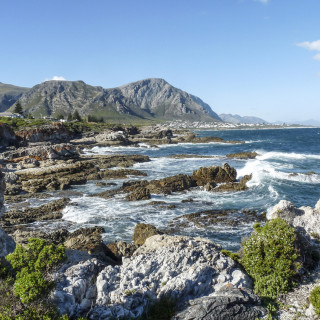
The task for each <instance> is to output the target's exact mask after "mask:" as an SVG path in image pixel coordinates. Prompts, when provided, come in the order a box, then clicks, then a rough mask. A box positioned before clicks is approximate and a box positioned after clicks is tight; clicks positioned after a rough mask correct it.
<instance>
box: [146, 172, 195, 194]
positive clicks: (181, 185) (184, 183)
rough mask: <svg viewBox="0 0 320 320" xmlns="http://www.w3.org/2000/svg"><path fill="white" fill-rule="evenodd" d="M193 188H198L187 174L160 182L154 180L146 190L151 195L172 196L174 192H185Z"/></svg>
mask: <svg viewBox="0 0 320 320" xmlns="http://www.w3.org/2000/svg"><path fill="white" fill-rule="evenodd" d="M191 187H196V182H195V180H194V179H193V178H192V177H191V176H188V175H186V174H178V175H176V176H172V177H167V178H163V179H160V180H152V181H150V182H149V184H148V185H147V187H146V188H147V189H148V190H149V191H150V192H151V193H164V194H171V193H172V192H175V191H183V190H186V189H189V188H191Z"/></svg>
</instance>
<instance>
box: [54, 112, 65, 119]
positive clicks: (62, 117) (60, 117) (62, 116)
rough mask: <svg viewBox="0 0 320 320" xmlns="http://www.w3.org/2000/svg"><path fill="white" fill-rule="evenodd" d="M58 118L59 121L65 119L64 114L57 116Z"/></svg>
mask: <svg viewBox="0 0 320 320" xmlns="http://www.w3.org/2000/svg"><path fill="white" fill-rule="evenodd" d="M56 118H57V119H58V120H61V119H64V115H63V114H62V113H59V114H57V116H56Z"/></svg>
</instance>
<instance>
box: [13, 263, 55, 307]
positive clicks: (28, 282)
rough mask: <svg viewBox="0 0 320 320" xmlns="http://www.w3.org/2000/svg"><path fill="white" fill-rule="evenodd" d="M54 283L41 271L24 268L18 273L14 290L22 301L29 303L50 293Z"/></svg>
mask: <svg viewBox="0 0 320 320" xmlns="http://www.w3.org/2000/svg"><path fill="white" fill-rule="evenodd" d="M53 285H54V283H53V282H52V281H48V280H46V279H45V278H44V276H43V274H42V273H41V272H40V271H33V272H30V271H29V270H28V269H22V271H20V272H19V273H18V274H17V278H16V281H15V283H14V292H15V294H16V295H17V296H18V297H19V298H20V300H21V302H22V303H28V302H31V301H35V300H37V299H38V298H39V297H41V296H43V295H45V294H46V293H48V292H49V291H50V289H52V288H53Z"/></svg>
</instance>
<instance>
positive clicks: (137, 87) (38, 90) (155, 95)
mask: <svg viewBox="0 0 320 320" xmlns="http://www.w3.org/2000/svg"><path fill="white" fill-rule="evenodd" d="M19 101H20V103H21V105H22V107H23V108H24V109H25V110H28V112H30V113H32V114H33V115H35V116H41V115H42V116H45V115H58V114H61V113H62V114H64V115H67V114H68V113H70V112H71V113H73V112H74V111H75V110H78V111H79V113H80V114H81V115H88V114H93V115H97V116H103V117H105V118H108V119H110V118H111V119H118V120H125V119H168V120H172V119H184V120H203V121H217V120H218V121H221V119H220V118H219V116H218V115H217V114H216V113H214V112H213V111H212V109H211V108H210V106H209V105H208V104H206V103H204V102H203V101H202V100H201V99H200V98H198V97H195V96H193V95H191V94H189V93H187V92H185V91H182V90H180V89H177V88H175V87H173V86H171V85H170V84H169V83H167V82H166V81H165V80H163V79H146V80H141V81H137V82H133V83H129V84H127V85H124V86H121V87H117V88H112V89H104V88H102V87H94V86H90V85H87V84H86V83H84V82H83V81H46V82H43V83H41V84H38V85H36V86H34V87H33V88H31V89H30V90H29V91H28V92H26V93H25V94H23V96H22V97H21V98H20V100H19ZM12 108H13V107H11V109H12Z"/></svg>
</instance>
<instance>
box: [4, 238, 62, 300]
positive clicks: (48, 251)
mask: <svg viewBox="0 0 320 320" xmlns="http://www.w3.org/2000/svg"><path fill="white" fill-rule="evenodd" d="M6 259H7V260H8V261H9V262H10V263H11V265H12V268H13V270H14V271H16V273H17V274H16V281H15V283H14V293H15V295H16V296H18V297H19V298H20V299H21V301H22V302H23V303H28V302H31V301H35V300H37V299H39V298H41V297H42V296H44V295H45V294H46V293H48V292H49V291H50V289H52V287H53V282H52V281H48V280H46V279H45V274H46V272H48V271H49V270H50V269H52V267H53V266H54V265H56V264H58V263H59V262H61V261H62V260H64V259H65V248H64V247H63V246H61V245H60V246H56V245H55V244H48V243H47V242H46V241H45V240H42V239H35V238H32V239H29V240H28V244H27V246H26V248H25V247H23V246H22V245H17V247H16V249H15V251H14V252H13V253H11V254H10V255H8V256H7V257H6Z"/></svg>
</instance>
